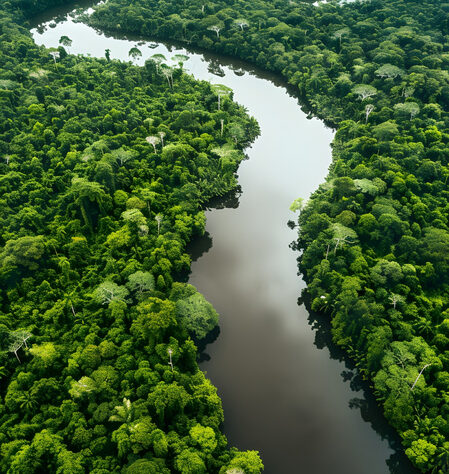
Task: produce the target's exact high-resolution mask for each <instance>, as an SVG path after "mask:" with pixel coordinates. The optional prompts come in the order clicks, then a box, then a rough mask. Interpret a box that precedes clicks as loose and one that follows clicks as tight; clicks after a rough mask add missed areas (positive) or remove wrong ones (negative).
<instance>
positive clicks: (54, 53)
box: [50, 51, 60, 66]
mask: <svg viewBox="0 0 449 474" xmlns="http://www.w3.org/2000/svg"><path fill="white" fill-rule="evenodd" d="M50 56H51V57H52V58H53V61H54V63H55V66H56V60H57V59H59V56H60V53H59V51H50Z"/></svg>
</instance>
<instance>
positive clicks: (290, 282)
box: [32, 2, 415, 474]
mask: <svg viewBox="0 0 449 474" xmlns="http://www.w3.org/2000/svg"><path fill="white" fill-rule="evenodd" d="M93 3H94V2H83V3H79V4H78V6H80V7H84V8H86V7H89V6H90V5H92V4H93ZM75 6H77V5H72V6H71V7H67V6H66V7H64V8H58V9H54V10H52V11H49V12H46V14H45V15H41V16H40V17H39V18H36V19H34V22H33V25H32V27H33V30H32V33H33V37H34V39H35V41H36V42H37V43H38V44H44V45H45V46H48V47H55V46H58V44H59V39H60V37H61V36H63V35H66V36H68V37H69V38H70V39H71V40H73V44H72V46H71V47H70V49H69V52H70V53H71V54H91V55H92V56H101V57H104V54H105V49H109V50H110V55H111V58H112V59H121V60H126V61H127V60H129V56H128V53H129V50H130V48H132V47H134V46H137V47H138V48H139V49H140V50H141V51H142V57H141V58H140V59H139V60H138V61H137V62H138V64H144V62H145V60H146V59H148V58H149V57H150V56H151V55H153V54H155V53H162V54H164V55H166V57H167V58H169V57H170V56H171V55H173V54H175V53H179V52H183V53H187V54H188V56H189V60H188V61H186V63H185V65H184V67H185V69H187V70H188V71H189V72H190V73H192V74H193V75H194V76H195V77H196V78H198V79H204V80H208V81H212V82H214V83H220V84H225V85H226V86H228V87H230V88H232V90H233V92H234V100H236V101H237V102H239V103H241V104H243V105H244V106H245V107H246V108H247V110H248V113H249V114H250V115H253V116H254V117H255V118H256V119H257V121H258V122H259V124H260V127H261V135H260V137H259V138H258V139H257V140H256V142H255V143H254V144H253V146H252V147H251V148H249V149H247V150H246V152H247V155H248V158H249V159H248V160H246V161H244V162H243V163H242V164H241V165H240V168H239V171H238V182H239V186H240V188H239V191H238V192H236V193H235V195H234V196H231V197H229V196H228V199H227V200H224V201H223V202H222V203H219V204H217V205H210V207H209V208H208V209H207V210H206V215H207V234H206V236H205V237H203V238H202V239H199V240H197V241H195V242H192V244H191V253H192V255H193V256H194V262H193V264H192V271H191V274H190V278H189V282H190V283H192V284H193V285H195V286H196V287H197V288H198V290H199V291H201V292H202V293H203V294H204V295H205V296H206V298H207V299H208V300H209V301H210V302H211V303H212V304H213V305H214V307H215V309H216V310H217V311H218V312H219V314H220V334H219V337H218V338H217V340H216V341H214V342H213V344H210V345H209V346H207V348H206V349H205V353H204V354H203V356H202V360H203V361H202V363H201V368H202V369H203V370H204V371H205V372H206V373H207V376H208V377H209V378H210V379H211V380H212V382H213V384H214V385H215V386H216V387H217V388H218V393H219V395H220V397H221V399H222V401H223V406H224V413H225V423H224V432H225V434H226V435H227V437H228V440H229V443H230V445H234V446H237V447H238V448H239V449H255V450H259V451H260V454H261V457H262V459H263V461H264V464H265V472H267V473H276V474H278V473H279V474H281V473H295V472H304V473H311V474H313V473H330V472H332V473H335V474H339V473H342V474H343V473H354V474H355V473H367V474H371V473H372V474H377V473H382V472H395V473H411V472H415V471H414V469H413V468H412V466H411V465H410V463H409V462H408V460H407V459H406V458H405V456H404V455H403V454H402V451H401V447H400V442H399V439H398V437H397V436H396V435H395V434H394V432H393V430H391V429H390V428H389V426H388V425H387V424H386V422H385V420H384V418H383V416H382V414H381V411H380V409H378V408H377V406H376V404H375V401H374V399H373V397H372V396H371V394H370V390H369V388H368V387H367V385H366V384H365V383H364V382H363V381H361V380H360V377H359V376H358V375H357V373H356V371H355V370H354V368H353V367H352V366H351V365H350V363H349V362H348V361H346V360H345V359H344V357H343V355H342V353H341V352H339V351H338V349H336V348H335V347H334V346H333V345H332V343H331V342H330V336H329V330H328V326H327V321H326V320H325V319H324V318H321V317H318V316H316V315H314V314H312V313H309V312H308V310H307V309H306V307H305V306H304V305H303V304H302V305H300V306H298V305H297V299H298V296H299V294H300V291H301V288H303V287H304V286H305V285H304V283H303V282H302V281H301V280H300V278H299V277H298V276H297V267H296V262H295V254H294V253H293V252H292V250H291V249H290V248H289V243H290V242H291V241H292V240H294V239H295V232H296V231H292V230H291V229H289V228H288V227H287V221H288V220H290V219H294V218H295V216H294V214H292V213H291V212H290V211H289V206H290V204H291V202H292V201H293V200H294V199H295V198H297V197H299V196H301V197H304V198H307V197H308V196H309V195H310V193H311V192H313V191H314V190H315V189H316V188H317V187H318V186H319V184H320V183H321V182H323V181H324V177H325V176H326V173H327V168H328V166H329V164H330V159H331V152H330V142H331V140H332V138H333V132H332V130H330V129H328V128H326V127H325V126H324V125H323V123H322V122H320V121H318V120H316V119H312V120H310V119H308V117H307V115H306V114H305V113H304V112H303V111H302V110H301V108H300V107H299V105H298V99H297V98H296V97H294V96H293V95H292V93H291V91H287V90H286V88H285V87H284V85H285V84H283V85H282V83H281V81H279V80H276V78H275V77H273V76H272V75H270V74H268V73H264V72H263V71H259V70H257V69H255V68H254V67H252V66H250V65H247V64H244V63H242V62H240V61H233V60H231V59H229V58H223V57H220V56H216V55H211V54H204V55H203V54H200V53H198V52H195V51H192V50H188V51H186V50H185V49H184V48H183V47H181V46H179V45H173V44H168V43H161V42H155V41H150V40H146V39H141V38H128V37H123V38H121V37H116V36H114V37H111V36H105V35H104V34H102V33H99V32H96V31H95V30H93V29H92V28H90V27H88V26H86V25H84V24H83V23H77V22H74V21H73V20H71V19H68V18H67V17H66V15H67V13H68V12H69V11H71V10H73V8H74V7H75ZM137 43H139V44H137ZM148 46H150V47H148ZM195 256H197V257H198V258H196V259H195ZM317 349H320V350H317Z"/></svg>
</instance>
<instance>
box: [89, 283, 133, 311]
mask: <svg viewBox="0 0 449 474" xmlns="http://www.w3.org/2000/svg"><path fill="white" fill-rule="evenodd" d="M128 294H129V292H128V290H127V289H126V288H125V287H124V286H119V285H117V284H116V283H114V282H112V281H107V280H106V281H105V282H104V283H102V284H101V285H100V286H99V287H98V288H97V289H96V290H95V291H94V292H93V294H92V296H93V298H94V300H95V301H97V302H98V303H100V304H102V305H105V304H109V303H112V302H113V301H126V297H127V296H128Z"/></svg>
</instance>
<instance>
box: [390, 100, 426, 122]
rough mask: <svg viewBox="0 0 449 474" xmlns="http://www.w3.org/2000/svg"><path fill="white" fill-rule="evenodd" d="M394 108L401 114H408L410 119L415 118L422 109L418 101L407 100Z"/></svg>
mask: <svg viewBox="0 0 449 474" xmlns="http://www.w3.org/2000/svg"><path fill="white" fill-rule="evenodd" d="M394 109H395V110H396V111H397V112H398V113H399V114H400V115H405V116H408V118H409V119H410V120H413V119H414V118H415V117H416V116H417V115H418V114H419V111H420V108H419V105H418V104H417V103H416V102H405V103H404V104H396V105H395V106H394Z"/></svg>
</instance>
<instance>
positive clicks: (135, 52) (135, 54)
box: [128, 46, 142, 61]
mask: <svg viewBox="0 0 449 474" xmlns="http://www.w3.org/2000/svg"><path fill="white" fill-rule="evenodd" d="M128 56H129V57H130V58H132V59H133V61H137V60H138V59H139V58H141V57H142V52H141V51H140V49H139V48H136V47H135V46H134V47H132V48H131V49H130V50H129V52H128Z"/></svg>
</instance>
